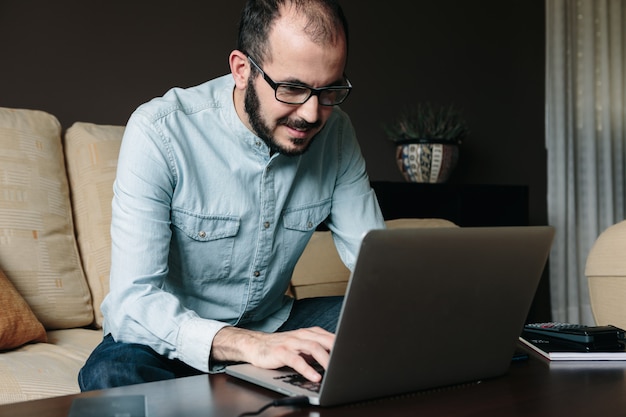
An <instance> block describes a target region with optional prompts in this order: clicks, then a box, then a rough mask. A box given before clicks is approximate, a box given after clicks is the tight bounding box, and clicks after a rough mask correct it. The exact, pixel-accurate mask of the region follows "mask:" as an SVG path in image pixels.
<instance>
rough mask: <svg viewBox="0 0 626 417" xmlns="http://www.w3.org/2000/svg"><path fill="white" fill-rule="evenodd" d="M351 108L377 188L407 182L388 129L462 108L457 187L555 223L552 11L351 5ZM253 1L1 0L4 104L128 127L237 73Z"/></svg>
mask: <svg viewBox="0 0 626 417" xmlns="http://www.w3.org/2000/svg"><path fill="white" fill-rule="evenodd" d="M341 3H342V5H343V7H344V10H345V12H346V15H347V16H348V19H349V22H350V36H351V44H350V48H351V49H350V57H349V63H348V69H347V73H348V75H349V77H350V80H351V81H352V83H353V85H354V90H353V92H352V94H351V96H350V98H349V99H348V101H347V102H346V103H345V104H344V105H343V106H342V107H343V108H344V109H345V110H346V111H347V112H348V113H349V114H350V115H351V117H352V121H353V123H354V125H355V128H356V130H357V133H358V136H359V140H360V143H361V146H362V150H363V154H364V156H365V159H366V161H367V164H368V165H367V166H368V171H369V174H370V178H371V179H372V180H374V181H403V179H402V176H401V175H400V173H399V171H398V169H397V167H396V164H395V160H394V145H393V144H392V143H391V142H389V141H388V140H387V139H386V138H385V134H384V131H383V129H382V127H381V126H382V124H383V123H386V122H389V121H391V120H393V119H394V118H395V116H396V115H397V114H398V113H399V112H401V111H403V110H404V108H405V107H406V106H407V105H410V104H411V103H416V102H420V101H421V102H424V101H429V102H432V103H434V104H454V105H456V106H458V107H460V108H461V109H462V110H463V112H464V114H465V116H466V118H467V120H468V123H469V125H470V129H471V133H470V135H469V136H468V137H467V139H466V140H465V142H464V144H463V146H462V148H461V156H460V160H459V164H458V166H457V169H456V170H455V172H454V174H453V176H452V178H451V179H450V181H449V182H451V183H455V184H506V185H527V186H528V187H529V222H530V224H546V222H547V208H546V204H547V203H546V151H545V146H544V139H545V132H544V97H545V92H544V84H545V81H544V77H545V65H544V63H545V56H544V54H545V4H544V0H506V1H502V0H434V1H433V0H411V1H410V0H385V1H373V0H371V1H370V0H343V1H341ZM242 5H243V0H237V1H233V0H228V1H226V0H224V1H206V0H205V1H193V0H178V1H176V2H172V1H165V0H153V1H139V0H135V1H133V0H123V1H122V0H108V1H102V0H92V1H85V0H59V1H50V0H0V39H1V40H0V57H1V58H0V106H3V107H21V108H31V109H40V110H45V111H48V112H50V113H52V114H54V115H55V116H57V117H58V118H59V120H60V121H61V123H62V125H63V126H64V128H68V127H69V126H70V125H71V124H72V123H73V122H75V121H84V122H93V123H100V124H118V125H119V124H125V123H126V120H127V119H128V116H129V115H130V113H131V112H132V111H133V110H134V109H135V108H136V107H137V106H138V105H139V104H141V103H143V102H145V101H147V100H149V99H151V98H152V97H155V96H158V95H162V94H163V93H164V92H165V91H166V90H167V89H169V88H171V87H173V86H180V87H186V86H192V85H196V84H199V83H202V82H204V81H206V80H208V79H210V78H214V77H216V76H219V75H222V74H225V73H227V72H228V60H227V58H228V54H229V53H230V51H231V50H232V49H233V48H234V47H235V39H236V29H237V23H238V18H239V12H240V9H241V7H242Z"/></svg>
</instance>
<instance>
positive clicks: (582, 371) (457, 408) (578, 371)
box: [0, 357, 626, 417]
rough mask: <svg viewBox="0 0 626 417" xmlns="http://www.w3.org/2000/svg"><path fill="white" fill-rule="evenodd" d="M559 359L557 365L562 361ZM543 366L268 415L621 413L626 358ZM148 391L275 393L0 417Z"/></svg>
mask: <svg viewBox="0 0 626 417" xmlns="http://www.w3.org/2000/svg"><path fill="white" fill-rule="evenodd" d="M561 365H562V364H561ZM590 365H591V366H585V364H583V363H577V364H576V365H574V366H554V365H549V364H548V363H546V362H544V361H543V360H541V359H538V358H535V357H531V359H529V360H527V361H522V362H514V363H512V365H511V368H510V370H509V372H508V374H506V375H505V376H502V377H499V378H494V379H490V380H485V381H482V382H480V383H471V384H466V385H462V386H455V387H447V388H441V389H434V390H429V391H423V392H419V393H414V394H409V395H403V396H397V397H393V398H386V399H379V400H373V401H368V402H364V403H358V404H350V405H345V406H339V407H331V408H320V407H312V406H311V407H304V408H292V407H281V408H270V409H267V410H266V411H264V412H263V413H262V414H261V417H266V416H294V417H295V416H309V417H332V416H342V417H350V416H354V417H357V416H358V417H364V416H385V417H388V416H407V417H409V416H410V417H415V416H428V417H432V416H446V417H448V416H480V417H484V416H498V417H503V416H535V417H536V416H558V417H563V416H584V417H589V416H602V417H607V416H618V415H626V382H625V380H626V378H625V375H626V362H613V363H607V362H605V363H591V364H590ZM131 394H133V395H136V394H142V395H145V396H146V397H147V403H148V416H149V417H196V416H197V417H200V416H202V417H210V416H215V417H230V416H232V417H236V416H238V415H239V414H241V413H243V412H246V411H256V410H257V409H259V408H260V407H262V406H263V405H264V404H266V403H267V402H269V401H272V400H273V399H276V398H281V397H280V395H278V394H274V393H272V392H270V391H267V390H265V389H263V388H258V387H255V386H253V385H250V384H248V383H245V382H242V381H238V380H236V379H234V378H232V377H229V376H226V375H223V374H220V375H210V376H209V375H200V376H194V377H189V378H181V379H177V380H171V381H162V382H153V383H148V384H141V385H134V386H130V387H122V388H114V389H110V390H103V391H92V392H88V393H83V394H79V395H71V396H64V397H56V398H50V399H44V400H36V401H29V402H23V403H15V404H7V405H2V406H0V416H2V417H5V416H6V417H22V416H24V417H66V416H67V414H68V412H69V409H70V406H71V404H72V400H73V399H74V398H76V397H78V396H81V397H87V396H89V397H90V396H112V395H131Z"/></svg>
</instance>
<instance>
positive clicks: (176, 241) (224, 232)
mask: <svg viewBox="0 0 626 417" xmlns="http://www.w3.org/2000/svg"><path fill="white" fill-rule="evenodd" d="M240 224H241V220H240V219H239V218H238V217H235V216H212V215H200V214H196V213H190V212H186V211H183V210H177V209H174V210H172V226H173V227H172V243H171V246H172V247H171V250H170V262H169V264H170V269H171V270H173V271H172V272H174V271H176V272H178V273H175V274H174V275H177V276H179V277H181V279H182V277H185V279H189V278H191V279H193V280H194V281H196V282H198V281H202V282H205V281H210V280H215V279H225V278H227V277H228V275H229V274H230V270H231V265H232V257H233V248H234V244H235V237H236V236H237V234H238V233H239V227H240ZM179 284H182V282H181V283H179Z"/></svg>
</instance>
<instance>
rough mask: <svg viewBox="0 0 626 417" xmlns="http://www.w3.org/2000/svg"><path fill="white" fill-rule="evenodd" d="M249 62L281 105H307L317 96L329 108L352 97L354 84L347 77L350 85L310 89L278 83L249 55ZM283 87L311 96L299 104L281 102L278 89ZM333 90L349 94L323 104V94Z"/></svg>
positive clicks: (306, 86)
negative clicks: (301, 90) (307, 91)
mask: <svg viewBox="0 0 626 417" xmlns="http://www.w3.org/2000/svg"><path fill="white" fill-rule="evenodd" d="M248 60H250V63H251V64H252V65H253V66H254V67H255V68H256V69H257V70H258V71H259V72H260V73H261V75H262V76H263V79H264V80H265V81H266V82H267V83H268V84H269V86H270V87H272V89H273V90H274V98H275V99H276V100H277V101H280V102H281V103H285V104H292V105H299V104H304V103H306V102H307V101H308V100H309V99H310V98H311V96H317V99H318V101H319V103H320V105H322V106H328V107H332V106H338V105H340V104H341V103H343V102H344V101H345V100H346V98H348V96H349V95H350V92H351V91H352V83H350V80H349V79H348V77H346V76H344V78H345V79H346V82H347V83H348V85H331V86H328V87H322V88H314V87H309V86H308V85H305V84H296V83H286V82H276V81H274V80H272V79H271V78H270V77H269V75H267V74H266V73H265V71H263V69H261V67H260V66H259V65H258V64H257V63H256V62H254V59H252V57H251V56H250V55H248ZM281 86H284V87H292V88H301V89H304V90H309V95H308V96H307V97H306V98H305V99H304V100H303V101H298V102H291V101H285V100H281V99H279V98H278V88H279V87H281ZM333 90H342V91H347V93H346V95H345V96H343V97H342V98H341V100H339V101H338V102H334V103H323V102H322V99H321V96H320V94H322V93H323V92H325V91H333Z"/></svg>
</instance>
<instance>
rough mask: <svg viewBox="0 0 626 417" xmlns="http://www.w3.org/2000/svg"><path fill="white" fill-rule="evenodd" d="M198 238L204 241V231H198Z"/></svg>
mask: <svg viewBox="0 0 626 417" xmlns="http://www.w3.org/2000/svg"><path fill="white" fill-rule="evenodd" d="M198 236H199V237H200V238H201V239H204V238H205V237H206V232H205V231H204V230H200V231H199V232H198Z"/></svg>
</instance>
